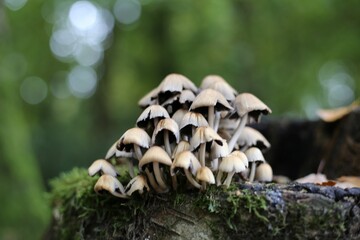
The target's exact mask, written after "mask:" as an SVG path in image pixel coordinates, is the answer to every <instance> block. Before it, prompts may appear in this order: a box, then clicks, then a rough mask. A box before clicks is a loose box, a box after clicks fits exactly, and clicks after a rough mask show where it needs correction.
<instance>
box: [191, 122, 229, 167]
mask: <svg viewBox="0 0 360 240" xmlns="http://www.w3.org/2000/svg"><path fill="white" fill-rule="evenodd" d="M213 141H215V142H216V143H217V144H218V145H222V144H223V139H222V138H221V137H220V136H219V135H218V134H217V133H216V132H215V131H214V130H213V129H212V128H211V127H198V128H197V129H196V131H195V134H194V136H193V137H192V138H191V140H190V149H191V150H192V151H195V150H196V149H197V148H199V147H200V149H199V158H200V163H201V166H202V167H205V154H206V143H211V142H213Z"/></svg>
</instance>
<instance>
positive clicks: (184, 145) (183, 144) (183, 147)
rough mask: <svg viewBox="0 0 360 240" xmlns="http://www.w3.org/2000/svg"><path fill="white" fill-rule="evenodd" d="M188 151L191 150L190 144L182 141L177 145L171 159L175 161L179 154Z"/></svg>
mask: <svg viewBox="0 0 360 240" xmlns="http://www.w3.org/2000/svg"><path fill="white" fill-rule="evenodd" d="M187 150H190V143H189V142H188V141H184V140H182V141H180V142H179V143H178V144H177V145H176V147H175V149H174V151H173V154H172V156H171V158H172V159H174V158H175V157H176V156H177V155H178V154H179V153H181V152H184V151H187Z"/></svg>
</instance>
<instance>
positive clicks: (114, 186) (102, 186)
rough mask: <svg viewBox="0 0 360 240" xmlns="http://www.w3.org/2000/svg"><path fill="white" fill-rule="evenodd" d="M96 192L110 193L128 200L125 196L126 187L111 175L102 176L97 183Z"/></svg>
mask: <svg viewBox="0 0 360 240" xmlns="http://www.w3.org/2000/svg"><path fill="white" fill-rule="evenodd" d="M94 190H95V192H96V193H99V194H100V193H101V192H102V191H103V190H105V191H108V192H109V193H111V194H112V195H114V196H115V197H119V198H128V196H127V195H125V189H124V186H123V185H122V184H121V182H120V181H119V180H118V179H117V178H115V177H113V176H111V175H106V174H105V175H102V176H101V177H100V178H99V179H98V180H97V182H96V184H95V186H94Z"/></svg>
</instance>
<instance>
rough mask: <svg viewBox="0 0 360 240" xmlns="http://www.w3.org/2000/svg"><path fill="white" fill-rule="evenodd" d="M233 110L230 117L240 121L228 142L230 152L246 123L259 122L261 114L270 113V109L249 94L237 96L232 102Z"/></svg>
mask: <svg viewBox="0 0 360 240" xmlns="http://www.w3.org/2000/svg"><path fill="white" fill-rule="evenodd" d="M234 108H235V109H234V112H233V113H232V114H231V115H230V117H235V118H236V117H240V119H241V120H240V122H239V125H238V126H237V128H236V130H235V132H234V134H233V136H232V138H231V139H230V141H229V149H230V151H232V150H233V149H234V146H235V143H236V142H237V140H238V138H239V136H240V134H241V132H242V130H243V129H244V127H245V124H246V123H247V122H249V121H252V120H253V121H255V122H259V120H260V115H261V114H265V115H267V114H269V113H271V109H270V108H269V107H268V106H266V105H265V103H263V102H262V101H261V100H260V99H258V98H257V97H255V96H254V95H252V94H251V93H241V94H239V95H238V96H237V97H236V98H235V100H234Z"/></svg>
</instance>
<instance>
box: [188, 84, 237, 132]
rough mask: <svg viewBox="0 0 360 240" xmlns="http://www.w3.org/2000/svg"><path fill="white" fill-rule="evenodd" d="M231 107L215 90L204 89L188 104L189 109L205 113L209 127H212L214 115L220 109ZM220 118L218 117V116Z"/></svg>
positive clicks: (224, 109)
mask: <svg viewBox="0 0 360 240" xmlns="http://www.w3.org/2000/svg"><path fill="white" fill-rule="evenodd" d="M232 109H233V108H232V107H231V106H230V104H229V103H228V101H227V100H226V99H225V97H224V96H223V95H222V94H221V93H219V92H218V91H216V90H213V89H204V90H202V91H201V92H200V93H199V94H198V95H197V96H196V98H195V99H194V101H193V103H192V104H191V106H190V111H196V112H200V113H202V114H206V113H207V118H208V119H207V120H208V123H209V126H210V127H212V128H213V127H214V124H215V115H216V114H220V113H221V111H229V110H232ZM219 119H220V118H219Z"/></svg>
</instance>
